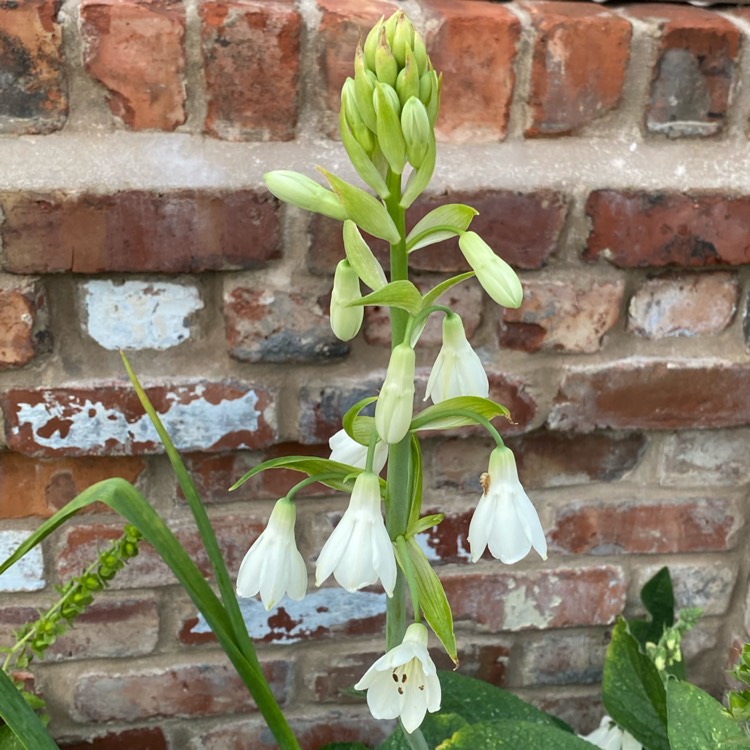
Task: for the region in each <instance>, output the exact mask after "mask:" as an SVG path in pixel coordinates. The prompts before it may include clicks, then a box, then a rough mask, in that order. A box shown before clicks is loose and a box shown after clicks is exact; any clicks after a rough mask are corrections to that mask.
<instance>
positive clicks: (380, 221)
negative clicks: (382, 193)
mask: <svg viewBox="0 0 750 750" xmlns="http://www.w3.org/2000/svg"><path fill="white" fill-rule="evenodd" d="M318 169H319V170H320V172H321V173H322V174H323V176H324V177H325V178H326V179H327V180H328V182H329V184H330V185H331V188H332V189H333V192H334V193H336V195H337V196H338V198H339V200H340V201H341V205H342V206H343V207H344V210H345V211H346V217H345V218H349V219H351V220H352V221H353V222H354V223H355V224H357V225H359V226H360V227H362V229H364V230H365V232H368V233H369V234H371V235H373V236H374V237H380V239H382V240H387V241H388V242H390V243H391V244H392V245H394V244H396V243H397V242H399V240H400V239H401V234H400V233H399V231H398V229H397V228H396V225H395V224H394V223H393V219H392V218H391V216H390V214H389V213H388V211H387V209H386V207H385V206H384V205H383V204H382V203H381V202H380V201H379V200H378V199H377V198H376V197H375V196H373V195H370V193H368V192H367V191H365V190H362V188H358V187H357V186H356V185H351V184H350V183H348V182H346V181H344V180H342V179H341V178H340V177H336V175H334V174H331V173H330V172H329V171H327V170H325V169H323V168H322V167H318Z"/></svg>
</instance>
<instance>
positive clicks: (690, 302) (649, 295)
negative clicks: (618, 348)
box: [628, 272, 740, 339]
mask: <svg viewBox="0 0 750 750" xmlns="http://www.w3.org/2000/svg"><path fill="white" fill-rule="evenodd" d="M739 297H740V287H739V284H738V282H737V277H736V276H735V275H734V274H730V273H723V272H716V273H711V274H674V275H669V276H663V277H659V278H655V279H649V280H648V281H646V282H645V283H644V284H642V285H641V286H640V288H639V289H638V290H637V291H636V293H635V294H634V295H633V296H632V298H631V299H630V305H629V307H628V328H629V329H630V330H631V331H632V332H633V333H636V334H638V335H639V336H645V337H647V338H652V339H658V338H663V337H666V336H700V335H711V334H717V333H721V332H722V331H723V330H724V329H725V328H726V327H727V326H728V325H729V324H730V323H731V322H732V318H734V313H735V311H736V310H737V305H738V303H739Z"/></svg>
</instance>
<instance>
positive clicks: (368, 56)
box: [364, 16, 385, 72]
mask: <svg viewBox="0 0 750 750" xmlns="http://www.w3.org/2000/svg"><path fill="white" fill-rule="evenodd" d="M384 23H385V16H380V20H379V21H378V22H377V23H376V24H375V25H374V26H373V27H372V28H371V29H370V33H369V34H368V35H367V38H366V39H365V48H364V59H365V62H366V63H367V67H368V68H369V69H370V70H372V71H373V72H374V71H375V50H376V49H377V48H378V42H379V41H380V33H381V30H382V28H383V25H384Z"/></svg>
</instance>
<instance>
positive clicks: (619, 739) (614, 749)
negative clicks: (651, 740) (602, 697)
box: [579, 716, 643, 750]
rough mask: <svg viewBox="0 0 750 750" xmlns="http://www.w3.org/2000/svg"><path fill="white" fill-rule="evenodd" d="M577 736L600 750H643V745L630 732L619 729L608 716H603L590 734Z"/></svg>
mask: <svg viewBox="0 0 750 750" xmlns="http://www.w3.org/2000/svg"><path fill="white" fill-rule="evenodd" d="M579 736H580V737H581V739H583V740H586V741H587V742H590V743H591V744H592V745H595V746H596V747H599V748H602V750H643V745H641V743H640V742H638V740H637V739H636V738H635V737H633V735H632V734H630V732H628V731H626V730H624V729H620V727H618V726H617V724H615V722H614V721H612V719H610V718H609V716H605V717H604V718H603V719H602V721H601V723H600V724H599V727H598V728H597V729H595V730H594V731H593V732H591V734H587V735H585V736H584V735H579Z"/></svg>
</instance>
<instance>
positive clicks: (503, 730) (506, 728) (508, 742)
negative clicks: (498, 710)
mask: <svg viewBox="0 0 750 750" xmlns="http://www.w3.org/2000/svg"><path fill="white" fill-rule="evenodd" d="M477 748H484V749H485V750H490V749H492V750H495V748H498V749H499V750H500V749H502V750H591V748H592V745H591V743H590V742H586V740H582V739H580V738H579V737H576V736H575V735H574V734H569V733H568V732H564V731H562V730H561V729H558V728H557V727H552V726H546V725H544V724H534V723H532V722H529V721H518V720H517V719H503V720H500V721H492V722H486V723H481V724H469V725H468V726H466V727H462V728H461V729H459V730H458V731H457V732H455V734H453V735H452V736H451V737H449V738H448V739H447V740H444V741H443V742H441V743H440V744H439V745H438V746H437V748H436V749H435V750H477Z"/></svg>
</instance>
